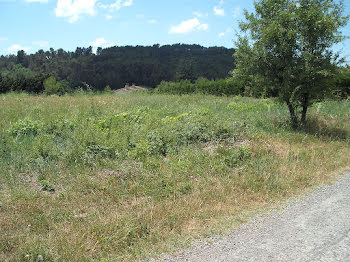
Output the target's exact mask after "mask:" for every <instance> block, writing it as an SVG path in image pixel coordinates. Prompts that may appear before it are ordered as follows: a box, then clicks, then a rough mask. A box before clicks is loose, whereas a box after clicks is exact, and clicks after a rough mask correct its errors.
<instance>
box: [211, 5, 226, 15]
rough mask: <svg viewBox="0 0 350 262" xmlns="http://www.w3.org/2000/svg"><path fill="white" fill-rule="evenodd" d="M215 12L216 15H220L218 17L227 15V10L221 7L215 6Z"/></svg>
mask: <svg viewBox="0 0 350 262" xmlns="http://www.w3.org/2000/svg"><path fill="white" fill-rule="evenodd" d="M213 11H214V15H218V16H224V15H225V9H223V8H221V7H217V6H214V8H213Z"/></svg>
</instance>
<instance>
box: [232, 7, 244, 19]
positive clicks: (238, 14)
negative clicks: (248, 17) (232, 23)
mask: <svg viewBox="0 0 350 262" xmlns="http://www.w3.org/2000/svg"><path fill="white" fill-rule="evenodd" d="M241 12H242V9H241V7H239V6H237V7H236V8H235V9H233V17H238V16H240V15H241Z"/></svg>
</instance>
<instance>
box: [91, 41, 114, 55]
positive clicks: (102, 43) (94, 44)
mask: <svg viewBox="0 0 350 262" xmlns="http://www.w3.org/2000/svg"><path fill="white" fill-rule="evenodd" d="M90 45H91V46H92V50H93V52H94V53H96V50H97V47H102V48H107V47H111V46H115V44H113V43H108V41H107V40H106V39H105V38H104V37H100V38H97V39H96V40H95V41H92V42H90Z"/></svg>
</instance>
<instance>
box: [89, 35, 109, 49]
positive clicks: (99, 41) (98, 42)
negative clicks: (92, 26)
mask: <svg viewBox="0 0 350 262" xmlns="http://www.w3.org/2000/svg"><path fill="white" fill-rule="evenodd" d="M106 43H107V40H106V39H104V38H103V37H101V38H97V39H96V40H95V41H93V42H91V43H90V44H91V46H93V47H99V46H101V47H102V46H103V45H105V44H106Z"/></svg>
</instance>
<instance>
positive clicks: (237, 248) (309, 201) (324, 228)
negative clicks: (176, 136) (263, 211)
mask: <svg viewBox="0 0 350 262" xmlns="http://www.w3.org/2000/svg"><path fill="white" fill-rule="evenodd" d="M161 261H169V262H175V261H191V262H196V261H198V262H204V261H210V262H216V261H230V262H231V261H232V262H234V261H254V262H255V261H347V262H348V261H350V172H348V173H346V174H345V175H344V176H343V177H342V178H340V179H338V180H337V181H336V182H335V183H334V184H332V185H325V186H322V187H320V188H319V189H317V190H315V191H313V192H312V193H310V194H308V195H307V196H305V197H303V198H302V199H299V200H293V201H290V202H288V203H287V204H285V205H284V206H282V207H281V208H279V209H278V210H273V211H271V212H270V213H269V214H267V215H259V216H256V217H254V218H252V219H251V221H250V222H249V223H247V224H244V225H242V226H241V227H240V228H239V229H237V230H235V231H234V232H232V233H231V234H230V235H226V236H222V237H220V236H217V237H213V238H211V239H208V240H207V241H202V242H199V243H197V244H195V245H194V246H193V247H192V248H190V249H186V250H181V251H179V252H178V253H177V254H176V255H175V256H174V257H171V256H169V255H164V256H163V257H162V259H161Z"/></svg>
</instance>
